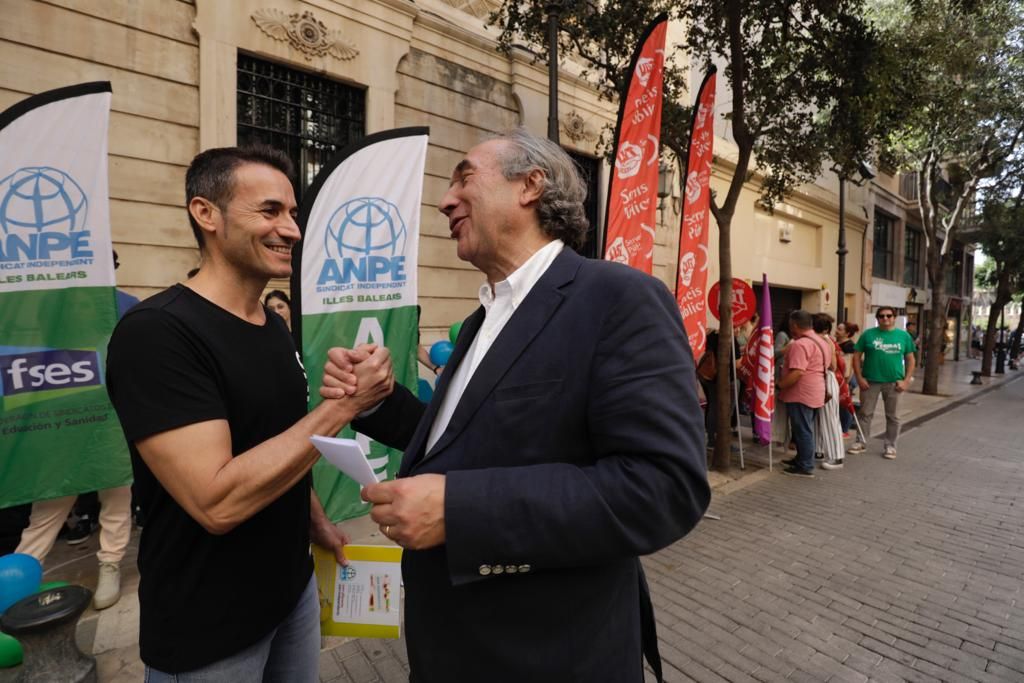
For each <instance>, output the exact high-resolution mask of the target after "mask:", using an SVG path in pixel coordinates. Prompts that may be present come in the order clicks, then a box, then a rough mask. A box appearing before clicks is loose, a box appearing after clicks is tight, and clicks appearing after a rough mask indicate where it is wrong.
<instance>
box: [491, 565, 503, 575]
mask: <svg viewBox="0 0 1024 683" xmlns="http://www.w3.org/2000/svg"><path fill="white" fill-rule="evenodd" d="M491 571H492V572H493V573H494V574H502V573H504V571H505V568H504V567H502V566H501V565H500V564H496V565H494V566H493V567H491Z"/></svg>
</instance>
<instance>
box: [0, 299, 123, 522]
mask: <svg viewBox="0 0 1024 683" xmlns="http://www.w3.org/2000/svg"><path fill="white" fill-rule="evenodd" d="M116 317H117V309H116V306H115V300H114V288H113V287H85V288H77V289H52V290H42V291H32V292H18V293H5V294H0V329H2V330H3V337H2V345H0V375H2V377H3V387H4V395H3V399H2V401H3V403H2V408H0V507H8V506H10V505H17V504H19V503H29V502H32V501H34V500H41V499H45V498H56V497H58V496H66V495H71V494H75V493H83V492H86V491H95V490H99V489H105V488H111V487H114V486H124V485H125V484H128V483H130V482H131V463H130V462H129V458H128V450H127V447H126V445H125V440H124V434H123V433H122V432H121V425H120V424H119V423H118V421H117V416H116V415H115V414H114V409H113V407H112V406H111V404H110V399H109V398H108V397H107V388H106V386H105V385H104V384H103V372H104V368H105V365H106V349H107V341H108V340H109V339H110V333H111V330H113V328H114V324H115V322H116Z"/></svg>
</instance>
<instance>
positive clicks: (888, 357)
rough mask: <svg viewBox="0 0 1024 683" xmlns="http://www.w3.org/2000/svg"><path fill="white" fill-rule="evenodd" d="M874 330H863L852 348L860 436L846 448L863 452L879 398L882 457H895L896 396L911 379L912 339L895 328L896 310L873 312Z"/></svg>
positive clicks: (897, 398)
mask: <svg viewBox="0 0 1024 683" xmlns="http://www.w3.org/2000/svg"><path fill="white" fill-rule="evenodd" d="M875 319H876V320H877V321H878V327H875V328H872V329H869V330H864V333H863V334H861V336H860V339H858V340H857V345H856V346H855V347H854V354H853V371H854V373H856V375H857V386H858V387H859V388H860V410H859V411H857V418H858V419H859V420H860V427H861V434H858V436H857V441H856V443H854V444H853V445H852V446H850V449H849V452H850V453H863V452H864V450H865V449H866V448H867V445H866V444H865V443H864V442H863V441H861V436H863V437H864V438H865V439H867V438H869V437H870V436H871V417H872V416H873V415H874V413H875V406H877V405H878V397H879V395H881V397H882V401H883V402H884V404H885V450H884V451H883V453H882V457H884V458H887V459H889V460H894V459H895V458H896V441H897V440H898V439H899V438H900V419H899V417H898V416H897V414H896V411H897V409H898V408H899V401H900V396H901V395H902V394H903V392H905V391H906V390H907V388H908V387H909V386H910V382H911V381H912V380H913V378H914V367H915V365H916V359H915V357H914V353H915V352H916V351H917V347H916V346H914V339H913V337H911V336H910V334H908V333H907V331H906V330H898V329H896V309H894V308H893V307H891V306H882V307H880V308H879V309H878V310H877V311H875Z"/></svg>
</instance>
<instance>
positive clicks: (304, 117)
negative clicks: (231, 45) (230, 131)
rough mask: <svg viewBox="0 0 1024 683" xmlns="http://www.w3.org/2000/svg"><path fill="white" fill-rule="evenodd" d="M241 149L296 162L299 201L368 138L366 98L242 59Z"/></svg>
mask: <svg viewBox="0 0 1024 683" xmlns="http://www.w3.org/2000/svg"><path fill="white" fill-rule="evenodd" d="M237 100H238V144H239V145H245V144H250V143H254V142H262V143H265V144H268V145H271V146H273V147H276V148H278V149H280V150H282V151H283V152H285V153H286V154H287V155H288V156H289V157H290V158H291V160H292V161H293V162H294V163H295V170H296V173H297V175H298V178H297V179H296V181H297V188H296V189H297V190H298V195H299V199H300V200H301V195H302V193H303V192H304V191H305V190H306V189H307V188H308V187H309V186H310V184H311V183H312V182H313V179H314V178H315V177H316V174H317V172H319V170H320V168H321V167H322V166H323V165H324V164H325V163H327V162H328V161H329V160H330V159H331V157H332V156H334V154H335V152H337V151H338V150H339V149H342V148H344V147H345V146H346V145H348V144H350V143H352V142H356V141H358V140H360V139H362V137H363V136H364V135H365V130H366V93H365V92H364V91H363V90H361V89H360V88H355V87H352V86H350V85H345V84H344V83H339V82H337V81H332V80H330V79H328V78H324V77H322V76H317V75H316V74H311V73H307V72H305V71H299V70H297V69H291V68H289V67H286V66H281V65H280V64H274V63H273V62H268V61H265V60H262V59H259V58H256V57H252V56H250V55H245V54H239V55H238V93H237Z"/></svg>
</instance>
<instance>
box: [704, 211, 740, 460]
mask: <svg viewBox="0 0 1024 683" xmlns="http://www.w3.org/2000/svg"><path fill="white" fill-rule="evenodd" d="M723 218H724V220H723ZM723 218H719V220H718V268H719V275H718V282H719V287H720V289H719V295H720V296H719V297H718V321H719V327H718V350H717V351H718V355H717V358H716V360H717V364H718V378H717V380H716V383H717V389H718V405H717V406H714V410H717V411H718V431H717V433H716V434H715V453H714V456H713V457H712V465H713V467H714V469H716V470H718V471H719V472H728V471H729V469H730V468H731V467H732V452H731V451H732V448H731V446H732V425H730V423H729V422H730V419H731V417H732V407H733V391H732V365H731V364H732V363H733V362H735V361H734V359H733V352H732V244H731V240H730V236H731V230H730V226H731V225H732V216H728V217H723ZM708 409H709V410H710V409H711V406H708ZM736 419H737V420H739V416H738V415H737V416H736Z"/></svg>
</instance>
